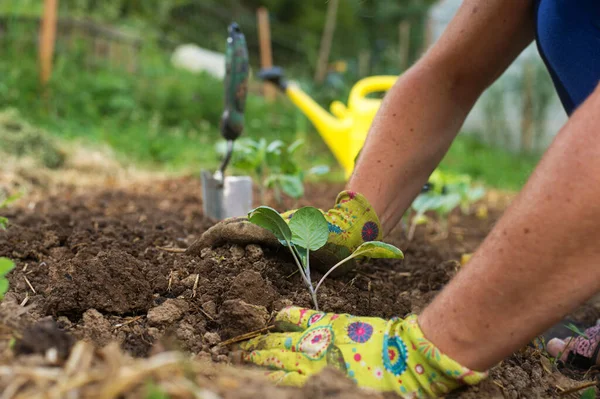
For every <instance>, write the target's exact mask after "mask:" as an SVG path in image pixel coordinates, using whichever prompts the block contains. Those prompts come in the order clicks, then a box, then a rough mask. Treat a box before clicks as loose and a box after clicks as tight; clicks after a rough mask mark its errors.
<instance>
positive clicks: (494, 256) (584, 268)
mask: <svg viewBox="0 0 600 399" xmlns="http://www.w3.org/2000/svg"><path fill="white" fill-rule="evenodd" d="M599 110H600V90H596V92H595V93H594V94H593V95H592V97H591V98H590V99H589V100H588V101H587V102H586V103H585V104H584V105H583V106H582V107H581V108H580V109H579V110H578V111H577V112H576V113H575V114H574V115H573V117H572V119H571V121H570V122H569V123H568V124H567V125H566V126H565V127H564V128H563V130H562V131H561V132H560V133H559V135H558V136H557V138H556V139H555V141H554V143H553V144H552V145H551V147H550V148H549V150H548V151H547V153H546V155H545V156H544V158H543V160H542V161H541V163H540V164H539V166H538V167H537V169H536V170H535V172H534V173H533V175H532V177H531V179H530V181H529V183H528V184H527V186H526V187H525V188H524V190H523V191H522V193H521V194H520V195H519V197H518V198H517V199H516V200H515V202H514V203H513V205H512V206H511V207H510V208H509V209H508V210H507V211H506V213H505V215H504V216H503V218H502V219H501V220H500V221H499V222H498V224H497V225H496V227H495V228H494V230H493V231H492V233H491V234H490V235H489V237H488V238H487V239H486V240H485V242H484V243H483V244H482V245H481V247H480V249H479V250H478V251H477V253H476V254H475V256H474V257H473V258H472V260H471V262H469V263H468V264H467V265H466V266H465V268H464V270H462V271H461V272H460V273H459V274H458V275H457V276H456V278H455V279H454V280H453V281H452V282H451V283H450V284H449V285H448V286H447V287H446V288H445V289H444V291H443V292H442V293H441V294H440V295H439V296H438V297H437V298H436V299H435V300H434V302H433V303H432V304H431V305H430V306H429V307H428V308H427V309H426V310H425V311H424V312H423V314H422V315H421V316H420V324H421V326H422V328H423V331H424V333H425V335H426V336H427V337H428V338H429V339H430V340H432V342H434V343H435V344H436V345H438V346H439V348H440V349H441V350H442V351H445V352H447V353H448V354H449V355H450V356H451V357H454V358H455V359H456V360H457V361H459V362H461V363H462V364H464V365H465V366H467V367H470V368H473V369H485V368H488V367H491V366H493V365H494V364H496V363H497V362H499V361H501V360H502V359H503V358H504V357H505V356H507V355H509V354H510V353H512V352H513V351H515V350H517V349H518V348H520V347H521V346H522V345H524V344H526V343H527V342H528V341H529V340H531V339H532V338H533V337H535V335H537V334H539V333H541V332H542V331H544V330H545V329H546V328H548V327H550V326H552V325H553V324H554V323H556V322H558V321H559V320H560V319H561V318H562V317H564V315H566V314H567V313H568V312H570V311H572V310H573V309H574V308H575V307H577V306H578V305H580V304H581V303H582V302H584V301H585V300H587V299H588V298H590V297H591V296H593V295H594V294H595V293H596V292H598V291H599V290H600V268H599V267H598V259H599V257H600V246H599V245H598V242H600V228H599V227H598V226H599V221H600V202H599V201H598V198H600V156H599V155H600V140H599V138H598V126H599V125H600V112H599Z"/></svg>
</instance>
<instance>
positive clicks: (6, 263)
mask: <svg viewBox="0 0 600 399" xmlns="http://www.w3.org/2000/svg"><path fill="white" fill-rule="evenodd" d="M14 268H15V263H14V262H13V261H12V260H10V259H8V258H0V276H6V275H7V274H8V273H9V272H10V271H11V270H12V269H14Z"/></svg>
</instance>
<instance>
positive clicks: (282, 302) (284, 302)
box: [273, 298, 294, 312]
mask: <svg viewBox="0 0 600 399" xmlns="http://www.w3.org/2000/svg"><path fill="white" fill-rule="evenodd" d="M293 304H294V302H292V301H291V300H290V299H287V298H281V299H278V300H276V301H275V302H273V310H274V311H276V312H279V311H280V310H282V309H284V308H287V307H288V306H292V305H293Z"/></svg>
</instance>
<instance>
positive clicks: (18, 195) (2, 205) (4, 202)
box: [0, 193, 21, 208]
mask: <svg viewBox="0 0 600 399" xmlns="http://www.w3.org/2000/svg"><path fill="white" fill-rule="evenodd" d="M19 198H21V193H15V194H13V195H11V196H10V197H8V198H6V199H4V200H2V201H0V208H5V207H7V206H9V205H10V204H12V203H13V202H15V201H16V200H18V199H19Z"/></svg>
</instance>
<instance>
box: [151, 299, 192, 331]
mask: <svg viewBox="0 0 600 399" xmlns="http://www.w3.org/2000/svg"><path fill="white" fill-rule="evenodd" d="M188 310H189V305H188V303H187V302H186V301H184V300H182V299H167V300H166V301H165V302H163V304H162V305H160V306H157V307H155V308H152V309H150V310H149V311H148V316H147V317H148V324H149V325H151V326H160V325H163V324H171V323H174V322H176V321H177V320H179V319H181V317H182V316H183V315H184V314H185V312H187V311H188Z"/></svg>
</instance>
